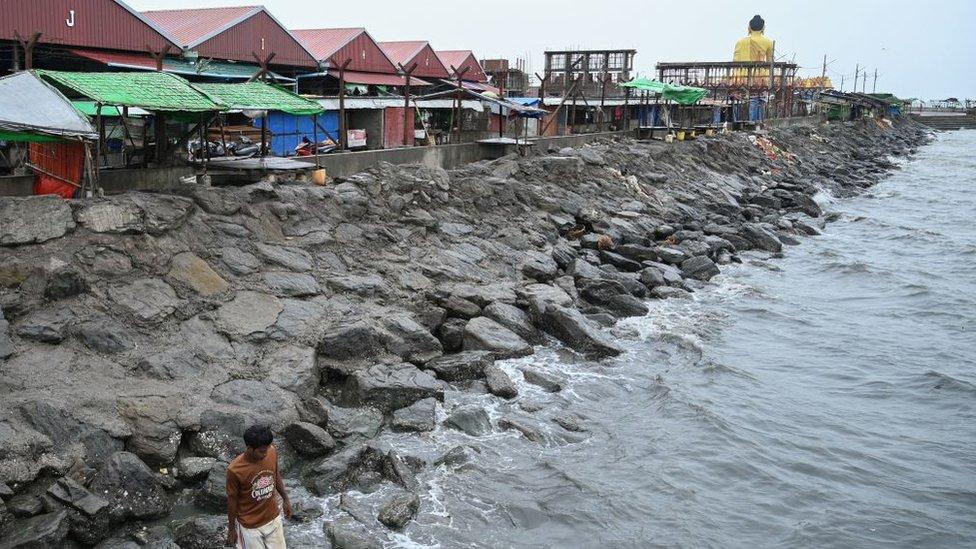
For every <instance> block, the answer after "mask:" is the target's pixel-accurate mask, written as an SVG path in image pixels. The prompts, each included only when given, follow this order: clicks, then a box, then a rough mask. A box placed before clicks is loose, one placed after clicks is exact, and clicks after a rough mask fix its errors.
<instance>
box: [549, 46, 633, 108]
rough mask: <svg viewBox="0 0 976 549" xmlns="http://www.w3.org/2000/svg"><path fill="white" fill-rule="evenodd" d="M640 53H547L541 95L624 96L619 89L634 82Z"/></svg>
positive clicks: (606, 51)
mask: <svg viewBox="0 0 976 549" xmlns="http://www.w3.org/2000/svg"><path fill="white" fill-rule="evenodd" d="M636 54H637V50H575V51H547V52H545V56H546V63H545V74H544V78H545V81H544V82H543V83H542V86H541V90H540V93H541V94H543V95H547V96H549V95H551V96H561V97H566V96H569V95H571V92H573V90H574V89H575V93H573V94H574V95H579V94H582V95H584V96H585V97H600V96H601V95H605V96H606V97H617V96H622V95H623V91H622V90H621V89H620V88H619V87H618V86H617V84H618V83H620V82H627V81H629V80H630V79H631V73H632V72H633V69H634V55H636Z"/></svg>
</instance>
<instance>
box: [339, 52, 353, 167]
mask: <svg viewBox="0 0 976 549" xmlns="http://www.w3.org/2000/svg"><path fill="white" fill-rule="evenodd" d="M349 63H352V59H346V60H345V61H343V63H342V65H340V66H339V150H340V151H344V150H346V148H347V147H348V145H349V129H348V128H347V127H346V67H348V66H349Z"/></svg>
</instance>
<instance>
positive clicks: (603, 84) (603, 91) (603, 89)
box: [600, 74, 610, 132]
mask: <svg viewBox="0 0 976 549" xmlns="http://www.w3.org/2000/svg"><path fill="white" fill-rule="evenodd" d="M609 81H610V75H609V74H604V75H603V76H601V77H600V131H601V132H602V131H605V130H606V127H605V126H606V122H607V113H606V111H605V110H604V107H605V106H606V99H607V83H608V82H609Z"/></svg>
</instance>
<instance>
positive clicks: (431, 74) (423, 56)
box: [406, 45, 451, 78]
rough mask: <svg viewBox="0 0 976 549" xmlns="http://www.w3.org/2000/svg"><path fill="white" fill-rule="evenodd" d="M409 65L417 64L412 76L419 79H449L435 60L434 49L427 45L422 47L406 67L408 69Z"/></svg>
mask: <svg viewBox="0 0 976 549" xmlns="http://www.w3.org/2000/svg"><path fill="white" fill-rule="evenodd" d="M411 63H416V64H417V69H416V70H414V72H413V75H414V76H418V77H420V78H424V77H427V78H450V76H451V75H450V74H449V73H448V72H447V69H446V68H445V67H444V64H443V63H441V60H440V59H438V58H437V54H436V53H434V49H433V48H431V47H430V46H429V45H428V46H424V48H423V49H422V50H420V52H419V53H417V55H415V56H414V58H413V59H411V60H410V62H409V63H407V64H406V66H407V67H409V66H410V64H411Z"/></svg>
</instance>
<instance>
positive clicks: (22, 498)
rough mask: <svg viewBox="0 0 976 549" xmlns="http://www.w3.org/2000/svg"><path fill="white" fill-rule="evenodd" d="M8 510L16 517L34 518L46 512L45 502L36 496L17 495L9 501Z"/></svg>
mask: <svg viewBox="0 0 976 549" xmlns="http://www.w3.org/2000/svg"><path fill="white" fill-rule="evenodd" d="M7 510H8V511H10V514H12V515H13V516H15V517H21V518H23V517H33V516H34V515H39V514H40V513H41V512H42V511H44V502H43V501H41V498H39V497H37V496H35V495H34V494H27V493H24V494H17V495H16V496H14V497H12V498H10V500H9V501H7Z"/></svg>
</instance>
